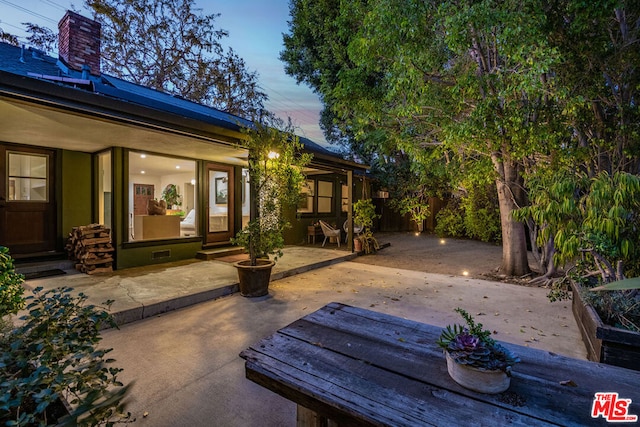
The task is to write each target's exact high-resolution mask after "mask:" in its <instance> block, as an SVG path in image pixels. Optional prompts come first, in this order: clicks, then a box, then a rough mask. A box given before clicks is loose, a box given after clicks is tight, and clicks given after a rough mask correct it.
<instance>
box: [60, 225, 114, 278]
mask: <svg viewBox="0 0 640 427" xmlns="http://www.w3.org/2000/svg"><path fill="white" fill-rule="evenodd" d="M66 249H67V253H68V254H69V258H70V259H71V260H73V261H74V262H75V263H76V270H78V271H81V272H83V273H87V274H96V273H109V272H111V271H113V267H112V265H113V246H112V245H111V232H110V230H109V229H108V228H105V226H104V225H101V224H90V225H83V226H80V227H73V230H72V231H71V233H69V239H68V240H67V246H66Z"/></svg>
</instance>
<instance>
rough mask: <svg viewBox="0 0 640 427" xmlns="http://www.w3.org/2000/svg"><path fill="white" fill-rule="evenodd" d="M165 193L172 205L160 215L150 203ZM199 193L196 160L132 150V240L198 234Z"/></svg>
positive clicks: (130, 176)
mask: <svg viewBox="0 0 640 427" xmlns="http://www.w3.org/2000/svg"><path fill="white" fill-rule="evenodd" d="M165 190H166V191H165ZM163 193H166V194H167V197H165V198H166V199H167V200H168V201H169V202H168V203H167V205H168V206H167V209H166V212H165V215H157V211H155V212H154V211H153V209H151V210H150V209H149V207H150V206H153V205H154V201H158V202H159V201H161V200H163ZM196 194H198V192H197V190H196V162H195V161H193V160H185V159H178V158H173V157H165V156H158V155H152V154H146V153H141V152H133V151H131V152H129V241H141V240H151V239H173V238H180V237H191V236H197V235H198V233H199V232H198V229H197V221H196V220H195V218H196V215H195V213H196V197H195V196H196ZM169 195H171V196H172V197H169ZM169 203H170V205H169ZM150 212H153V213H156V214H155V215H150Z"/></svg>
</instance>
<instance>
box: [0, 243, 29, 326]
mask: <svg viewBox="0 0 640 427" xmlns="http://www.w3.org/2000/svg"><path fill="white" fill-rule="evenodd" d="M23 282H24V276H23V275H22V274H17V273H16V271H15V268H14V266H13V258H11V255H10V254H9V248H6V247H4V246H0V318H4V317H5V316H8V315H10V314H16V313H17V312H18V310H20V309H21V308H22V307H24V298H23V296H22V294H23V293H24V288H23V287H22V283H23Z"/></svg>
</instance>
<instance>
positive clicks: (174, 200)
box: [162, 184, 182, 209]
mask: <svg viewBox="0 0 640 427" xmlns="http://www.w3.org/2000/svg"><path fill="white" fill-rule="evenodd" d="M162 200H164V201H165V202H166V203H167V207H168V208H169V209H174V207H175V206H180V205H181V204H182V197H181V196H180V194H178V186H177V185H175V184H167V186H166V187H164V190H162Z"/></svg>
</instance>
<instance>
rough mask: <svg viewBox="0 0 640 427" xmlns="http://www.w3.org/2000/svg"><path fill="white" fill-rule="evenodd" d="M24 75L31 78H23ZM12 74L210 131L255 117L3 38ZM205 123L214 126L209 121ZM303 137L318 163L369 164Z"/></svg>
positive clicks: (2, 56) (0, 58)
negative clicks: (94, 71)
mask: <svg viewBox="0 0 640 427" xmlns="http://www.w3.org/2000/svg"><path fill="white" fill-rule="evenodd" d="M5 73H9V74H14V75H16V77H17V76H20V77H22V79H10V76H9V75H8V74H5ZM3 75H4V76H5V77H3ZM25 77H26V78H27V79H24V78H25ZM9 80H13V81H15V82H16V85H19V86H20V87H21V89H22V90H30V91H34V92H39V93H41V94H43V93H44V89H45V88H46V87H47V84H51V85H55V86H57V87H58V89H59V90H54V89H53V87H52V88H50V92H51V96H55V95H53V93H55V94H58V95H61V90H62V89H67V90H62V92H64V96H65V97H66V100H67V101H68V102H73V101H78V102H80V103H81V104H83V105H85V106H87V104H91V103H93V104H94V105H96V107H102V108H112V109H117V110H119V111H120V112H121V113H123V114H127V113H132V114H133V113H134V112H135V114H142V115H146V116H150V117H148V118H149V119H151V118H154V119H155V120H160V121H163V120H164V121H167V122H170V121H172V120H171V117H173V121H179V122H180V125H182V126H189V125H191V126H192V127H195V128H198V129H199V130H200V131H201V132H203V133H206V130H205V129H203V125H213V126H216V127H218V128H222V129H227V130H228V131H231V132H233V133H234V134H235V133H236V132H239V131H240V129H241V128H242V127H250V126H251V125H252V122H251V121H250V120H247V119H245V118H242V117H239V116H235V115H233V114H229V113H226V112H224V111H221V110H218V109H216V108H213V107H209V106H206V105H202V104H199V103H196V102H192V101H189V100H186V99H184V98H181V97H179V96H174V95H171V94H168V93H165V92H161V91H158V90H155V89H151V88H148V87H145V86H141V85H138V84H135V83H132V82H129V81H125V80H123V79H120V78H117V77H114V76H110V75H107V74H101V75H99V76H95V75H91V74H89V73H86V72H81V71H76V70H73V69H71V68H70V67H68V66H67V65H66V64H65V63H64V62H63V61H62V60H60V59H56V58H53V57H51V56H48V55H46V54H45V53H44V52H42V51H39V50H37V49H34V48H25V47H24V46H23V47H17V46H13V45H10V44H7V43H4V42H0V86H2V84H3V82H6V83H9ZM38 83H40V84H38ZM0 89H2V88H1V87H0ZM0 92H2V90H0ZM140 107H143V108H140ZM80 108H82V107H80ZM162 113H165V114H162ZM151 116H152V117H151ZM178 118H180V120H178ZM204 127H205V128H209V129H210V126H204ZM300 142H301V143H302V144H303V146H304V148H305V151H308V152H311V153H313V154H314V159H317V161H314V163H320V164H323V165H325V166H331V165H333V167H338V168H348V169H359V170H366V169H367V166H365V165H362V164H359V163H355V162H352V161H348V160H345V159H343V158H342V157H340V156H339V155H337V154H336V153H334V152H332V151H329V150H327V149H326V148H324V147H322V146H321V145H319V144H317V143H315V142H313V141H311V140H310V139H308V138H304V137H300Z"/></svg>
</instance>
